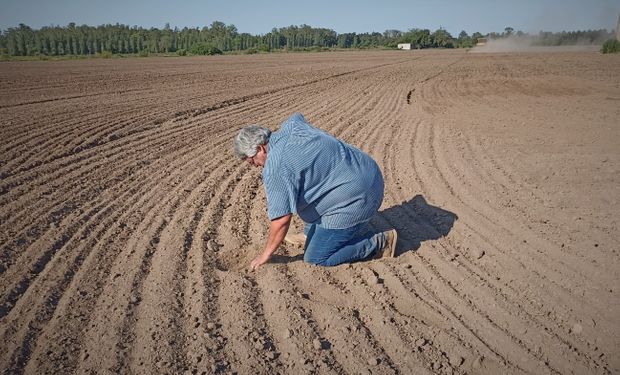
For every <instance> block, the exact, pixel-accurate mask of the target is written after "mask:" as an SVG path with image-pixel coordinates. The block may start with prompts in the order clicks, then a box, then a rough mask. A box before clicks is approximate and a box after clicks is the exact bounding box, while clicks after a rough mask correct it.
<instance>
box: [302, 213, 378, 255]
mask: <svg viewBox="0 0 620 375" xmlns="http://www.w3.org/2000/svg"><path fill="white" fill-rule="evenodd" d="M304 234H305V235H306V244H305V246H304V249H305V252H304V262H306V263H311V264H316V265H319V266H337V265H339V264H342V263H351V262H355V261H358V260H362V259H364V258H367V257H369V256H371V255H374V254H376V252H377V251H378V250H379V249H381V248H382V247H383V245H384V244H385V235H384V234H383V233H376V234H375V233H373V232H372V230H371V229H370V225H369V224H368V222H364V223H360V224H357V225H355V226H352V227H351V228H346V229H325V228H322V227H320V226H318V225H316V224H306V226H305V227H304Z"/></svg>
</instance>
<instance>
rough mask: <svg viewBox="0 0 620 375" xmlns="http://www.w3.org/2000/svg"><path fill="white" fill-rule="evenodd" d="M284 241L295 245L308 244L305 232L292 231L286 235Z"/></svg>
mask: <svg viewBox="0 0 620 375" xmlns="http://www.w3.org/2000/svg"><path fill="white" fill-rule="evenodd" d="M284 241H285V242H286V243H288V244H290V245H293V246H304V245H305V244H306V235H305V234H303V233H290V234H287V235H286V237H284Z"/></svg>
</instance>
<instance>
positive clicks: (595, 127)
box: [0, 51, 620, 374]
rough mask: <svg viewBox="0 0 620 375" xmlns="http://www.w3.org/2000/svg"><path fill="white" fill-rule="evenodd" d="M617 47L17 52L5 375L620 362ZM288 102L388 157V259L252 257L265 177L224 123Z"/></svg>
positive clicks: (6, 96) (473, 368)
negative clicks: (238, 156)
mask: <svg viewBox="0 0 620 375" xmlns="http://www.w3.org/2000/svg"><path fill="white" fill-rule="evenodd" d="M619 58H620V56H603V55H600V54H598V53H590V52H587V53H586V52H558V53H553V54H548V53H535V54H528V53H519V54H509V53H503V54H501V55H497V54H468V53H466V52H463V51H440V52H435V51H431V52H426V51H423V52H419V51H416V52H412V53H409V54H402V51H398V52H396V51H394V52H392V51H375V52H351V53H337V54H331V53H324V54H282V55H275V54H274V55H252V56H215V57H196V58H182V59H163V58H162V59H158V58H149V59H121V60H117V59H112V60H99V61H64V62H29V63H4V64H3V66H2V68H3V69H2V70H0V87H1V88H2V90H0V118H2V120H1V121H0V129H1V134H2V137H0V342H2V344H0V347H1V348H2V350H0V368H2V369H3V370H4V371H5V372H7V373H22V372H25V373H67V372H78V373H84V372H97V373H100V372H114V373H118V372H121V373H140V374H152V373H182V372H187V373H229V372H236V373H239V374H256V373H261V374H262V373H291V374H298V373H372V374H376V373H379V374H390V373H416V374H417V373H429V374H430V373H439V374H464V373H475V374H497V373H511V374H515V373H553V374H558V373H560V374H569V373H577V374H593V373H594V374H611V373H618V372H620V360H619V358H620V356H619V355H618V354H619V350H618V348H620V341H619V339H618V338H619V337H620V329H619V327H620V318H619V316H620V297H619V290H618V285H620V279H619V278H620V276H619V274H618V272H617V269H618V266H619V264H618V263H619V260H620V256H619V254H618V252H617V249H618V248H619V246H618V245H619V239H618V235H617V233H618V212H620V206H619V203H618V197H619V196H620V188H619V187H620V174H619V172H618V171H620V151H619V149H618V144H619V143H620V128H618V126H617V122H618V121H617V119H618V118H619V117H620V112H619V111H618V108H619V107H618V103H620V81H619V79H620V78H619V77H620V60H619ZM294 111H301V112H302V113H304V115H305V117H306V118H307V119H308V120H309V121H310V122H311V123H313V124H315V125H316V126H318V127H320V128H322V129H324V130H326V131H329V132H330V133H332V134H334V135H336V136H337V137H340V138H342V139H344V140H346V141H347V142H349V143H351V144H353V145H356V146H358V147H360V148H362V149H363V150H364V151H366V152H368V153H370V154H371V155H372V156H373V157H374V158H375V159H376V160H377V162H378V163H379V164H380V166H381V168H382V170H383V172H384V177H385V181H386V196H385V200H384V204H383V207H382V209H381V212H380V214H379V215H378V216H377V217H376V218H375V219H373V222H372V223H373V226H374V227H375V228H376V229H377V230H382V229H385V228H396V229H397V230H398V231H399V249H398V254H399V256H398V257H396V258H395V259H388V260H382V261H373V262H362V263H358V264H353V265H344V266H339V267H335V268H320V267H315V266H311V265H307V264H304V263H303V260H302V259H303V254H302V250H301V249H298V248H294V247H289V246H282V248H281V249H280V250H279V252H278V253H277V256H276V257H275V258H274V259H273V261H272V262H271V263H270V264H268V265H266V266H264V267H263V268H261V269H260V270H258V271H257V272H251V271H249V270H248V267H247V266H248V265H249V262H250V261H251V259H252V258H253V257H254V256H256V255H257V254H258V251H259V249H260V248H261V246H263V243H264V240H265V235H266V232H267V228H268V226H267V224H268V223H267V219H266V212H265V195H264V192H263V187H262V183H261V180H260V173H259V171H258V170H257V169H252V168H251V167H250V166H249V165H248V164H247V163H241V162H239V161H238V160H235V158H234V156H233V155H232V152H231V144H232V143H231V142H232V138H233V136H234V134H236V132H237V131H238V129H239V128H240V127H242V126H244V125H246V124H250V123H259V124H264V125H266V126H269V127H271V128H272V129H275V128H276V127H277V126H278V125H279V124H280V123H281V122H282V121H283V120H284V119H286V118H287V117H288V116H289V115H290V114H291V113H292V112H294ZM294 229H295V230H300V229H301V223H299V222H298V221H297V220H295V221H294Z"/></svg>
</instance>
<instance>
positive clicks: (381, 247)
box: [234, 113, 397, 269]
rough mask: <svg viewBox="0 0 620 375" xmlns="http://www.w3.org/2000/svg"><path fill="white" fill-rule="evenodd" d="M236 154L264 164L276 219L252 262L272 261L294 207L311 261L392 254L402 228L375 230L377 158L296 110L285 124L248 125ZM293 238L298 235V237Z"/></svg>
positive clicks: (379, 188) (270, 211)
mask: <svg viewBox="0 0 620 375" xmlns="http://www.w3.org/2000/svg"><path fill="white" fill-rule="evenodd" d="M234 150H235V154H236V155H237V156H238V157H239V158H240V159H242V160H246V161H248V162H249V163H250V164H252V165H254V166H257V167H262V168H263V171H262V172H263V173H262V174H263V184H264V186H265V192H266V195H267V215H268V217H269V220H271V223H270V226H269V235H268V238H267V243H266V244H265V248H264V250H263V252H262V253H261V254H260V255H258V256H257V257H256V258H254V260H253V261H252V262H251V264H250V267H251V268H252V269H257V268H258V267H260V266H261V265H263V264H265V263H267V261H269V259H270V258H271V256H272V254H273V253H274V252H275V251H276V249H277V248H278V246H279V245H280V243H282V240H284V239H285V237H286V238H287V239H292V238H293V237H294V236H290V235H289V236H287V232H288V229H289V226H290V223H291V218H292V215H293V214H294V213H296V214H297V215H299V217H300V218H301V219H302V220H303V221H304V223H305V228H304V235H301V238H302V239H305V241H304V242H305V246H304V250H305V251H304V261H305V262H307V263H312V264H317V265H322V266H336V265H338V264H342V263H350V262H355V261H358V260H361V259H366V258H371V257H374V258H382V257H388V256H389V257H393V256H394V251H395V248H396V240H397V233H396V231H395V230H390V231H386V232H382V233H376V234H375V233H373V232H372V231H371V229H370V225H369V221H370V219H371V218H372V216H373V215H375V214H376V213H377V210H378V209H379V207H380V206H381V202H382V201H383V188H384V186H383V176H382V175H381V171H380V170H379V167H378V166H377V163H375V161H374V160H373V159H372V158H371V157H370V156H369V155H367V154H365V153H364V152H362V151H361V150H359V149H357V148H355V147H353V146H351V145H349V144H346V143H344V142H342V141H340V140H338V139H336V138H335V137H333V136H331V135H330V134H328V133H326V132H324V131H322V130H319V129H317V128H315V127H313V126H312V125H310V124H309V123H307V122H306V120H305V119H304V117H303V116H302V115H301V113H295V114H293V115H292V116H291V117H290V118H289V119H288V120H286V121H285V122H284V123H283V124H282V126H281V128H280V130H278V131H276V132H273V133H272V132H271V131H270V130H269V129H266V128H262V127H259V126H256V125H250V126H247V127H245V128H243V129H241V131H240V132H239V134H238V135H237V137H236V138H235V141H234ZM292 241H293V240H291V242H292Z"/></svg>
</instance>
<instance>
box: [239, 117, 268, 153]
mask: <svg viewBox="0 0 620 375" xmlns="http://www.w3.org/2000/svg"><path fill="white" fill-rule="evenodd" d="M270 136H271V130H269V129H267V128H263V127H260V126H258V125H250V126H246V127H245V128H243V129H241V130H240V131H239V134H238V135H237V136H236V137H235V145H234V149H235V155H237V157H238V158H239V159H245V158H251V157H252V156H254V155H256V153H257V152H258V146H261V145H266V144H267V142H269V137H270Z"/></svg>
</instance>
